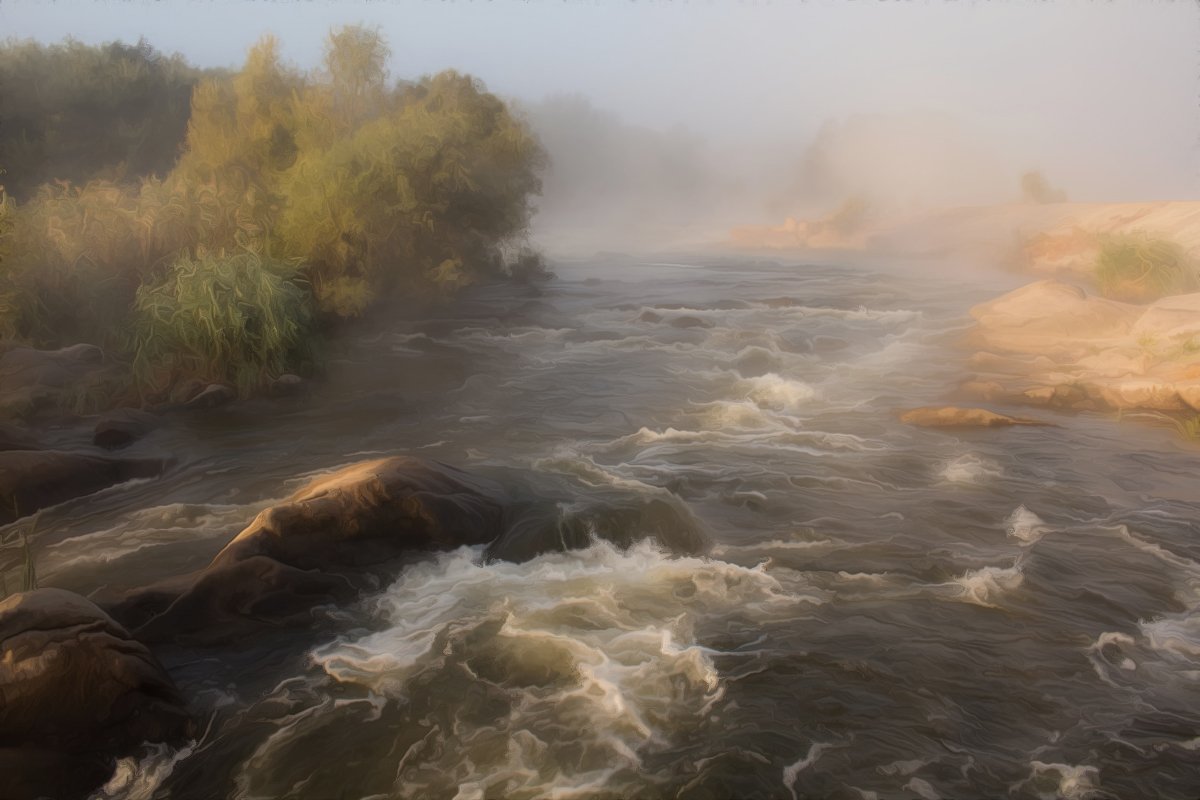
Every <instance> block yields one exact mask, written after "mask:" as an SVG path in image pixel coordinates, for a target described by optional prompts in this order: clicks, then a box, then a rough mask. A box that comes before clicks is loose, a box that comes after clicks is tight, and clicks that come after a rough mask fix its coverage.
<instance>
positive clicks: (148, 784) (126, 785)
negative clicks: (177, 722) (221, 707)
mask: <svg viewBox="0 0 1200 800" xmlns="http://www.w3.org/2000/svg"><path fill="white" fill-rule="evenodd" d="M195 747H196V743H195V742H192V743H191V744H189V745H186V746H184V747H181V748H179V749H178V750H175V749H172V748H170V747H168V746H167V745H165V744H148V745H145V750H146V752H145V754H144V755H142V756H141V757H137V756H129V757H126V758H122V759H119V760H118V761H117V764H116V768H115V769H114V770H113V776H112V777H111V778H109V780H108V783H106V784H104V786H102V787H100V789H98V790H97V791H96V792H95V793H94V794H93V795H92V796H91V798H90V800H151V798H152V797H154V793H155V792H156V791H157V790H158V787H160V786H162V784H163V782H164V781H166V779H167V778H169V777H170V776H171V773H172V772H174V771H175V765H176V764H178V763H179V762H180V761H182V760H183V759H185V758H187V757H188V756H190V755H191V754H192V752H193V751H194V749H195Z"/></svg>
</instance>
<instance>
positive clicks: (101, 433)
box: [92, 408, 163, 450]
mask: <svg viewBox="0 0 1200 800" xmlns="http://www.w3.org/2000/svg"><path fill="white" fill-rule="evenodd" d="M162 424H163V420H162V417H160V416H158V415H157V414H151V413H150V412H148V411H140V410H138V409H136V408H121V409H118V410H116V411H111V412H109V413H107V414H105V415H103V416H102V417H100V419H99V421H97V422H96V427H95V430H94V434H93V436H92V442H93V443H94V444H95V445H97V446H98V447H103V448H105V449H107V450H116V449H118V448H121V447H128V446H129V445H131V444H133V443H134V442H135V441H137V440H138V439H141V438H143V437H144V436H146V435H147V434H149V433H150V432H151V431H153V430H155V429H157V428H159V427H160V426H162Z"/></svg>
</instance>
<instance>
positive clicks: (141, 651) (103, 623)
mask: <svg viewBox="0 0 1200 800" xmlns="http://www.w3.org/2000/svg"><path fill="white" fill-rule="evenodd" d="M0 649H2V652H3V658H0V775H3V781H2V783H3V796H4V797H5V798H7V799H8V800H23V798H37V797H53V798H69V797H83V796H86V795H87V794H88V792H90V791H91V790H93V789H95V788H97V787H98V786H99V785H101V784H103V783H104V782H105V780H107V778H108V777H109V775H111V772H112V768H113V764H114V761H115V759H117V758H119V757H122V756H125V755H129V754H131V753H133V752H134V751H135V750H137V749H138V748H139V747H140V746H141V745H142V744H143V743H144V742H155V743H158V742H162V743H168V744H178V743H180V742H182V741H184V740H186V739H188V738H189V737H191V736H192V735H193V734H194V727H193V723H192V720H191V719H190V717H189V715H188V713H187V709H186V706H185V704H184V702H183V700H182V698H181V697H180V695H179V692H178V690H177V689H176V687H175V685H174V683H173V682H172V681H171V679H170V677H169V676H168V675H167V674H166V672H165V671H164V670H163V668H162V666H161V665H160V664H159V663H158V661H157V660H156V659H155V657H154V656H153V655H152V654H151V653H150V651H149V650H148V649H146V647H145V645H143V644H141V643H139V642H138V641H136V640H134V639H133V638H132V637H131V636H130V635H129V632H128V631H127V630H126V629H125V628H123V627H122V626H121V625H119V624H117V623H116V622H115V621H114V620H113V619H112V618H111V617H110V616H108V615H107V614H105V613H104V612H103V611H102V610H100V609H99V608H98V607H96V606H95V605H94V604H93V603H92V602H91V601H89V600H87V599H86V598H84V597H81V596H79V595H77V594H74V593H72V592H67V591H64V590H62V589H36V590H33V591H29V592H22V593H20V594H16V595H13V596H11V597H9V598H8V599H6V600H4V601H3V602H0Z"/></svg>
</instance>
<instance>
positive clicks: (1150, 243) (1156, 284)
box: [1095, 232, 1200, 303]
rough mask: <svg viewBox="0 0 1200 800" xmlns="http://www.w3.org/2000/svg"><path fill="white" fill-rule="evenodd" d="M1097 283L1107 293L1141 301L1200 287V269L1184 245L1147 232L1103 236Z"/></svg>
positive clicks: (1123, 298)
mask: <svg viewBox="0 0 1200 800" xmlns="http://www.w3.org/2000/svg"><path fill="white" fill-rule="evenodd" d="M1099 244H1100V251H1099V254H1098V255H1097V257H1096V267H1095V276H1096V284H1097V285H1098V286H1099V287H1100V291H1101V293H1102V294H1103V295H1104V296H1105V297H1110V298H1112V299H1114V300H1125V301H1129V302H1135V303H1141V302H1148V301H1151V300H1156V299H1158V298H1160V297H1163V296H1165V295H1171V294H1182V293H1184V292H1193V291H1196V290H1197V289H1198V288H1200V273H1198V272H1197V267H1196V264H1195V263H1193V262H1192V260H1191V259H1190V258H1189V257H1188V255H1187V253H1186V252H1185V251H1184V249H1183V248H1182V247H1180V246H1179V245H1178V244H1176V243H1175V242H1172V241H1168V240H1166V239H1161V238H1157V237H1154V236H1151V235H1149V234H1147V233H1144V232H1134V233H1126V234H1115V235H1109V236H1104V237H1101V239H1100V242H1099Z"/></svg>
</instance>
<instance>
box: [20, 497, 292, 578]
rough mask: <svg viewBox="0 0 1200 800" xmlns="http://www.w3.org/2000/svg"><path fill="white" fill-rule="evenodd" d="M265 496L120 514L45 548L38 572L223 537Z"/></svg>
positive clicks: (259, 505)
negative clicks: (247, 501) (104, 524)
mask: <svg viewBox="0 0 1200 800" xmlns="http://www.w3.org/2000/svg"><path fill="white" fill-rule="evenodd" d="M270 502H271V501H270V500H265V501H261V502H258V503H252V504H249V505H219V504H194V503H171V504H169V505H164V506H155V507H153V508H145V509H139V510H136V511H133V512H130V513H129V514H127V515H125V516H124V517H123V518H122V519H121V520H120V521H119V522H118V523H117V524H116V525H113V526H112V527H110V528H106V529H104V530H101V531H96V532H95V533H88V534H83V535H82V536H74V537H72V538H70V539H65V540H63V541H62V542H57V543H55V544H53V545H51V546H49V547H47V548H46V550H45V553H44V554H43V555H42V556H40V558H39V562H40V563H39V565H38V569H39V571H42V572H44V573H45V574H47V575H50V574H54V573H57V572H59V571H61V570H65V569H72V568H77V567H86V566H88V565H94V564H107V563H111V562H113V561H116V560H118V559H120V558H124V557H125V556H128V555H130V554H132V553H136V552H139V551H141V550H146V549H148V548H152V547H162V546H166V545H171V544H174V543H176V542H178V541H179V540H180V539H183V538H187V539H197V538H211V537H217V536H228V535H229V534H230V532H231V531H237V530H238V529H240V528H241V527H242V526H244V525H245V524H246V522H247V521H248V520H250V519H253V517H254V515H255V514H257V513H258V512H259V511H261V510H262V509H263V508H266V507H267V506H268V505H269V504H270Z"/></svg>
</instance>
